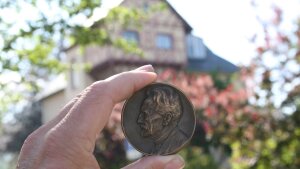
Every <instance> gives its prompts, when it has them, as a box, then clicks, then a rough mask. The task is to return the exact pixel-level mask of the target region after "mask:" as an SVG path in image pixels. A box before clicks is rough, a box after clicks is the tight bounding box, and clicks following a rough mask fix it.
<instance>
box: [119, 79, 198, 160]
mask: <svg viewBox="0 0 300 169" xmlns="http://www.w3.org/2000/svg"><path fill="white" fill-rule="evenodd" d="M122 111H123V112H122V128H123V132H124V134H125V137H126V138H127V139H128V141H129V142H130V143H131V145H132V146H133V147H134V148H135V149H137V150H138V151H140V152H141V153H143V154H145V155H169V154H174V153H176V152H177V151H179V150H180V149H181V148H182V147H183V146H184V145H186V144H187V143H188V142H189V140H190V139H191V138H192V135H193V133H194V130H195V125H196V117H195V113H194V109H193V106H192V104H191V102H190V101H189V100H188V98H187V97H186V96H185V95H184V94H183V92H181V91H180V90H179V89H177V88H175V87H173V86H171V85H168V84H164V83H153V84H150V85H148V86H146V87H144V88H143V89H141V90H139V91H137V92H136V93H134V94H133V95H132V96H131V97H130V98H129V99H128V100H127V101H126V102H125V104H124V107H123V110H122Z"/></svg>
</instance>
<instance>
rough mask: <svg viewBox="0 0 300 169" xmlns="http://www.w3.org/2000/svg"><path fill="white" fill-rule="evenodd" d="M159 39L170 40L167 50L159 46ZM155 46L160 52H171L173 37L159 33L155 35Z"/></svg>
mask: <svg viewBox="0 0 300 169" xmlns="http://www.w3.org/2000/svg"><path fill="white" fill-rule="evenodd" d="M159 37H168V38H169V40H170V47H168V48H165V47H163V46H159V39H158V38H159ZM155 46H156V48H157V49H160V50H173V49H174V38H173V35H172V34H170V33H162V32H159V33H157V34H156V38H155Z"/></svg>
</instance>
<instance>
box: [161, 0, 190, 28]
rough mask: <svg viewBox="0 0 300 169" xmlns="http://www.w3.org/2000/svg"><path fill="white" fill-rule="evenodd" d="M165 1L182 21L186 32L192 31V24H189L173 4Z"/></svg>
mask: <svg viewBox="0 0 300 169" xmlns="http://www.w3.org/2000/svg"><path fill="white" fill-rule="evenodd" d="M164 1H165V2H166V4H167V5H168V7H169V8H170V9H171V10H172V11H173V12H174V13H175V15H176V16H177V17H178V18H179V19H180V20H181V21H182V23H183V25H184V28H185V31H186V33H190V32H191V31H192V30H193V28H192V27H191V25H189V24H188V23H187V21H186V20H185V19H184V18H183V17H182V16H181V15H180V14H179V13H178V12H177V11H176V10H175V9H174V8H173V6H172V5H171V4H170V3H169V2H168V1H167V0H164Z"/></svg>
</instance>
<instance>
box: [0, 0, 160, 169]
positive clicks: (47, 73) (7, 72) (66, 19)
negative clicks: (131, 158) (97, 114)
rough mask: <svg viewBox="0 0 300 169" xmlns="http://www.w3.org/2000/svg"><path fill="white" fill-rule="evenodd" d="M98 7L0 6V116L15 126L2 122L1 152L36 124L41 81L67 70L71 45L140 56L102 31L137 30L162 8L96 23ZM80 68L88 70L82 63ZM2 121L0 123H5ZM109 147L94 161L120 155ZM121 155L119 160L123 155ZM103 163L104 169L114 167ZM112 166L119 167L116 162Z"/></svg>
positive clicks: (97, 3)
mask: <svg viewBox="0 0 300 169" xmlns="http://www.w3.org/2000/svg"><path fill="white" fill-rule="evenodd" d="M101 4H102V3H101V0H84V1H61V0H53V1H47V0H41V1H35V0H26V1H22V0H17V1H1V2H0V6H1V8H0V49H1V51H0V61H1V62H0V96H1V98H2V99H1V100H0V112H1V114H0V117H2V116H4V118H5V119H7V118H6V117H13V119H14V120H15V121H16V122H15V123H11V122H5V123H6V125H5V126H4V127H3V130H1V134H2V135H1V139H3V138H4V136H5V138H9V140H8V142H7V144H6V147H5V148H4V151H10V152H18V151H19V149H20V147H21V145H22V144H23V141H24V140H25V138H26V137H27V135H28V134H30V133H31V132H32V131H33V130H35V129H36V128H37V127H39V126H40V125H41V119H40V113H41V112H40V109H39V106H38V102H36V100H35V95H36V94H37V93H38V92H39V91H40V88H41V87H43V86H44V85H46V84H47V83H46V81H47V80H51V79H52V78H54V77H55V76H56V75H57V74H59V73H61V72H64V71H66V70H68V69H69V68H70V65H68V64H67V63H66V62H65V60H66V56H65V52H66V51H67V50H68V49H70V48H73V47H75V46H76V47H80V48H81V49H82V50H84V48H85V47H86V46H88V45H91V44H95V45H100V46H101V45H113V46H115V47H118V48H121V49H123V50H124V51H125V52H130V53H134V54H137V55H142V51H141V50H140V49H138V47H137V46H136V44H133V43H127V42H126V41H125V40H124V39H122V38H112V37H111V36H110V35H109V33H108V32H109V27H108V26H109V25H111V24H112V23H114V24H118V25H121V26H123V27H127V26H129V25H131V26H132V25H136V26H138V24H139V21H141V20H142V19H146V18H147V16H148V14H150V13H152V12H155V11H157V10H162V9H164V4H162V3H157V4H155V5H153V6H150V7H149V10H148V11H147V12H145V11H144V10H141V9H136V8H125V7H121V6H120V7H115V8H113V9H111V10H110V11H109V12H108V14H107V16H106V17H105V18H100V17H99V15H100V14H101V12H103V11H101V10H102V8H101ZM83 66H84V67H85V68H87V69H88V64H87V63H83ZM27 105H30V106H27ZM4 112H5V113H6V114H4ZM5 119H3V121H7V120H5ZM1 121H2V120H1ZM8 126H9V127H8ZM0 129H1V128H0ZM104 133H106V137H105V138H102V139H103V140H104V142H109V141H111V139H112V135H110V134H111V132H110V131H109V130H108V129H106V130H105V132H104ZM0 141H1V142H2V140H0ZM121 146H122V145H121ZM110 147H116V148H111V149H109V147H106V148H107V149H106V150H107V151H106V152H100V153H99V152H98V153H97V150H96V151H95V154H96V155H98V157H99V160H101V157H104V158H103V159H104V160H107V157H108V156H107V154H108V153H109V150H112V151H113V150H114V149H116V150H117V152H121V153H122V148H121V149H120V148H119V147H120V143H116V144H113V143H112V144H110ZM119 150H120V151H119ZM2 151H3V150H2ZM121 155H123V156H122V158H121V159H122V160H124V159H125V157H124V152H123V154H121ZM109 160H111V162H110V163H108V164H107V166H109V165H112V164H113V162H115V161H112V160H113V159H109ZM103 164H105V163H103ZM115 164H116V163H115ZM113 165H114V164H113ZM107 166H105V167H107ZM116 166H117V167H119V166H120V165H119V164H118V163H117V164H116Z"/></svg>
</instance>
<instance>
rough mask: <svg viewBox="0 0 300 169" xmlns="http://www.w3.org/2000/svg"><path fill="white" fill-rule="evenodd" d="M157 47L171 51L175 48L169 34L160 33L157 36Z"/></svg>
mask: <svg viewBox="0 0 300 169" xmlns="http://www.w3.org/2000/svg"><path fill="white" fill-rule="evenodd" d="M156 47H158V48H159V49H167V50H170V49H172V47H173V42H172V37H171V35H169V34H165V33H160V34H158V35H157V36H156Z"/></svg>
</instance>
